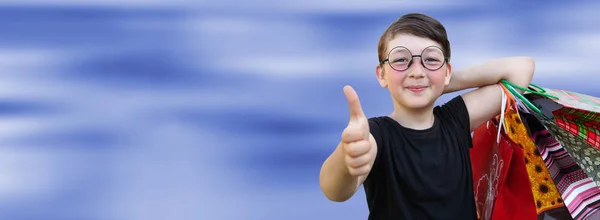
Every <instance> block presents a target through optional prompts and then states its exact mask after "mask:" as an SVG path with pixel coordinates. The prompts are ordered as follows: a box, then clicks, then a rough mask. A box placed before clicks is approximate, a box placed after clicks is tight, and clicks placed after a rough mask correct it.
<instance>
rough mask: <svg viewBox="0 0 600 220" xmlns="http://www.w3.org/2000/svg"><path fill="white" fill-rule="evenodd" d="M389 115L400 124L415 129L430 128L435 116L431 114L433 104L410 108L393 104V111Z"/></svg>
mask: <svg viewBox="0 0 600 220" xmlns="http://www.w3.org/2000/svg"><path fill="white" fill-rule="evenodd" d="M390 117H391V118H392V119H394V120H396V121H397V122H398V123H399V124H400V125H402V126H404V127H406V128H410V129H415V130H425V129H428V128H431V127H432V126H433V123H434V121H435V117H434V116H433V106H427V107H425V108H420V109H410V108H406V107H402V106H400V105H396V106H394V112H392V114H391V115H390Z"/></svg>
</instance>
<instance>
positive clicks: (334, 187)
mask: <svg viewBox="0 0 600 220" xmlns="http://www.w3.org/2000/svg"><path fill="white" fill-rule="evenodd" d="M344 94H345V95H346V99H347V100H348V106H349V107H350V121H349V122H348V126H347V127H346V129H344V131H343V132H342V141H341V142H340V143H339V144H338V146H337V147H336V148H335V151H334V152H333V153H331V155H330V156H329V157H328V158H327V160H325V162H324V163H323V166H321V172H320V175H319V184H320V186H321V190H322V191H323V193H324V194H325V196H326V197H327V198H328V199H329V200H331V201H336V202H343V201H346V200H348V199H349V198H350V197H352V195H354V193H355V192H356V190H357V189H358V187H359V186H360V185H361V184H362V183H363V181H365V179H366V178H367V176H368V175H369V173H370V172H371V168H372V167H373V163H374V161H375V157H376V156H377V143H376V141H375V138H374V137H373V135H372V134H371V132H370V128H369V120H368V119H367V117H366V116H365V114H364V113H363V111H362V107H361V106H360V100H359V99H358V95H357V94H356V92H355V91H354V89H353V88H352V87H350V86H345V87H344Z"/></svg>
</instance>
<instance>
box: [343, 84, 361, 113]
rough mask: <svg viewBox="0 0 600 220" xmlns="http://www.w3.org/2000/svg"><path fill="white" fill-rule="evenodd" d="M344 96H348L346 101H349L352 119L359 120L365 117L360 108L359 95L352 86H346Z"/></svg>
mask: <svg viewBox="0 0 600 220" xmlns="http://www.w3.org/2000/svg"><path fill="white" fill-rule="evenodd" d="M344 95H346V100H348V107H349V108H350V119H351V120H352V119H357V118H359V117H365V114H364V113H363V111H362V107H361V106H360V100H359V99H358V94H356V91H354V89H353V88H352V86H344Z"/></svg>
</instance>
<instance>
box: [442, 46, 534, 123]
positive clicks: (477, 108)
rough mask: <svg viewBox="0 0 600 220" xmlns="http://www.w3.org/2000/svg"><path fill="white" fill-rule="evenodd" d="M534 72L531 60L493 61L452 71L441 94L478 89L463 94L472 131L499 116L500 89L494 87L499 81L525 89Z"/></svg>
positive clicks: (506, 59) (510, 58)
mask: <svg viewBox="0 0 600 220" xmlns="http://www.w3.org/2000/svg"><path fill="white" fill-rule="evenodd" d="M534 71H535V63H534V60H533V59H532V58H530V57H509V58H502V59H495V60H491V61H488V62H485V63H481V64H478V65H473V66H470V67H466V68H463V69H460V70H458V71H454V72H453V73H452V78H451V80H450V84H449V85H448V86H446V88H445V89H444V93H449V92H455V91H460V90H463V89H469V88H477V87H480V88H478V89H476V90H473V91H471V92H468V93H465V94H463V95H462V96H463V99H464V101H465V104H466V106H467V109H468V111H469V118H470V127H471V131H473V130H474V129H476V128H477V127H479V125H481V124H482V123H483V122H485V121H488V120H490V119H492V118H493V117H494V116H497V115H498V114H500V108H501V106H502V103H501V102H502V90H501V89H500V88H499V87H498V86H497V85H496V84H497V83H498V82H499V81H500V80H502V79H505V80H508V81H510V82H511V83H513V84H515V85H518V86H521V87H528V86H529V83H530V82H531V79H532V78H533V74H534Z"/></svg>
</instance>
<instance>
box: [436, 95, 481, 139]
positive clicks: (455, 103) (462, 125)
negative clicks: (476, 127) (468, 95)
mask: <svg viewBox="0 0 600 220" xmlns="http://www.w3.org/2000/svg"><path fill="white" fill-rule="evenodd" d="M438 113H439V114H440V116H442V117H444V118H445V120H447V121H449V122H451V123H450V125H451V126H453V127H454V128H455V129H456V131H458V134H457V135H460V136H468V137H469V138H470V137H471V122H470V121H471V120H470V119H469V111H468V110H467V105H466V104H465V100H464V99H463V97H462V96H460V95H458V96H456V97H454V98H452V99H451V100H450V101H448V102H446V103H445V104H444V105H442V106H441V107H440V108H439V109H438ZM468 142H469V143H468V144H469V147H473V145H472V144H471V142H470V139H469V140H468Z"/></svg>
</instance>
